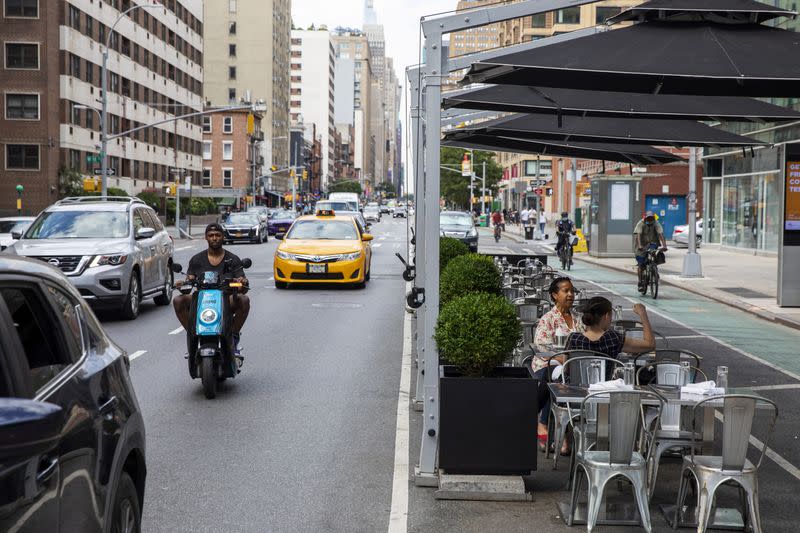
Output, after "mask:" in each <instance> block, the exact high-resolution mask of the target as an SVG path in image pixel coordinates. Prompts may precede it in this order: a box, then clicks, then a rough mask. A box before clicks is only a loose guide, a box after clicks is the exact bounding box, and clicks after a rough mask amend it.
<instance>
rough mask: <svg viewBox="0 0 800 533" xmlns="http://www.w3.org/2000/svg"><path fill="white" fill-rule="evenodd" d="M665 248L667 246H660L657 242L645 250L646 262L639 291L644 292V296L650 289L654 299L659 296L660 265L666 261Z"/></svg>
mask: <svg viewBox="0 0 800 533" xmlns="http://www.w3.org/2000/svg"><path fill="white" fill-rule="evenodd" d="M665 250H666V248H659V247H658V246H657V245H655V244H651V245H650V247H649V248H648V249H647V250H645V263H644V266H643V267H642V280H641V283H640V284H639V292H640V293H642V296H644V295H646V294H647V290H648V289H649V290H650V295H651V296H652V297H653V300H655V299H657V298H658V285H659V280H660V279H661V276H660V275H659V273H658V265H660V264H663V263H664V262H665V261H664V254H663V252H664V251H665ZM659 254H660V255H659Z"/></svg>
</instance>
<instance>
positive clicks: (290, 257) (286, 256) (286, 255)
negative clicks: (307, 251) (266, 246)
mask: <svg viewBox="0 0 800 533" xmlns="http://www.w3.org/2000/svg"><path fill="white" fill-rule="evenodd" d="M275 255H277V256H278V257H280V258H281V259H286V260H288V261H295V260H296V259H297V256H296V255H295V254H290V253H289V252H284V251H281V250H278V251H277V252H275Z"/></svg>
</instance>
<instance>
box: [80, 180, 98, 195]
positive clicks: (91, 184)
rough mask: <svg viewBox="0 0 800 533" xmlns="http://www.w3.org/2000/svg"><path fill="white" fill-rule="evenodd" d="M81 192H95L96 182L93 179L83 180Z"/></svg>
mask: <svg viewBox="0 0 800 533" xmlns="http://www.w3.org/2000/svg"><path fill="white" fill-rule="evenodd" d="M83 190H84V191H86V192H95V191H96V190H97V180H96V179H94V178H83Z"/></svg>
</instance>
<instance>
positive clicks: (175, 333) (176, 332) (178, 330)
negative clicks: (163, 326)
mask: <svg viewBox="0 0 800 533" xmlns="http://www.w3.org/2000/svg"><path fill="white" fill-rule="evenodd" d="M181 331H183V326H180V327H178V328H176V329H173V330H172V331H170V332H169V334H170V335H177V334H178V333H180V332H181Z"/></svg>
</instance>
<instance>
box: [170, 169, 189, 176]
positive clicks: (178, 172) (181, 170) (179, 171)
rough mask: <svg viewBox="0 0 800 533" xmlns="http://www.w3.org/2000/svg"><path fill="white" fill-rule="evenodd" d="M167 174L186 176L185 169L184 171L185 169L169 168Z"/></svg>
mask: <svg viewBox="0 0 800 533" xmlns="http://www.w3.org/2000/svg"><path fill="white" fill-rule="evenodd" d="M169 173H170V174H180V175H183V174H186V169H185V168H175V167H169Z"/></svg>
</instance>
